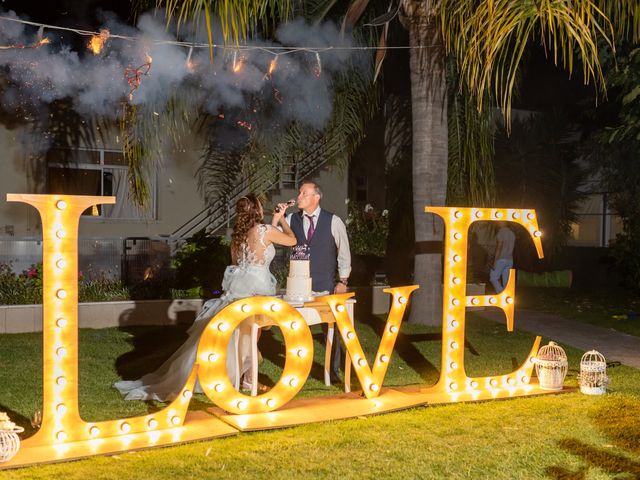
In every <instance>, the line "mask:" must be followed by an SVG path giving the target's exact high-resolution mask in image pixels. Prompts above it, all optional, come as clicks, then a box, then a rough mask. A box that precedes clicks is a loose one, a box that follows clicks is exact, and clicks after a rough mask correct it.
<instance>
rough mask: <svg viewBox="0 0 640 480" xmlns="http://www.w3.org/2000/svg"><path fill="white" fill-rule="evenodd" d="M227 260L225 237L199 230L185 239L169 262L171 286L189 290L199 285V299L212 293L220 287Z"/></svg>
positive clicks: (212, 294) (213, 294)
mask: <svg viewBox="0 0 640 480" xmlns="http://www.w3.org/2000/svg"><path fill="white" fill-rule="evenodd" d="M230 263H231V254H230V252H229V244H228V242H227V241H226V239H225V238H224V237H211V236H208V235H206V233H205V232H204V230H201V231H199V232H198V233H196V234H195V235H194V236H193V237H191V238H190V239H189V240H187V243H185V244H184V245H183V246H182V247H181V248H180V249H179V250H178V251H177V252H176V254H175V256H174V258H173V260H172V261H171V267H172V268H173V270H174V278H173V287H174V289H176V290H178V291H182V292H184V291H187V292H192V293H193V292H195V290H194V289H198V288H199V289H200V293H201V295H200V298H210V297H212V296H215V295H216V293H218V292H219V291H220V290H221V288H222V277H223V276H224V271H225V269H226V268H227V266H228V265H229V264H230ZM187 298H193V297H187Z"/></svg>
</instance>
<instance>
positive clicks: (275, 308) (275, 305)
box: [271, 303, 282, 312]
mask: <svg viewBox="0 0 640 480" xmlns="http://www.w3.org/2000/svg"><path fill="white" fill-rule="evenodd" d="M280 310H282V305H280V304H279V303H273V304H271V311H272V312H279V311H280Z"/></svg>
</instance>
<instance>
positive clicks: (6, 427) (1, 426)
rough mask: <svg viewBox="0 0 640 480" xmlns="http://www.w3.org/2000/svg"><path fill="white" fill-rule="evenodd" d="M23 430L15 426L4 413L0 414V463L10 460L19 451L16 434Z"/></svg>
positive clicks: (18, 438) (18, 439)
mask: <svg viewBox="0 0 640 480" xmlns="http://www.w3.org/2000/svg"><path fill="white" fill-rule="evenodd" d="M22 432H24V428H22V427H18V426H16V424H15V423H13V422H12V421H10V420H9V417H8V416H7V414H6V413H4V412H0V463H2V462H8V461H9V460H11V459H12V458H13V457H14V456H15V454H16V453H18V450H19V449H20V437H18V433H22Z"/></svg>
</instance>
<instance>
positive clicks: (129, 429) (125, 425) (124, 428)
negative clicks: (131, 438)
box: [120, 422, 131, 433]
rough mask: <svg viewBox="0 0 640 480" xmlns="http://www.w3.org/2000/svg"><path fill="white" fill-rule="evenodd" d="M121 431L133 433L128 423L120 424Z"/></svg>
mask: <svg viewBox="0 0 640 480" xmlns="http://www.w3.org/2000/svg"><path fill="white" fill-rule="evenodd" d="M120 431H122V432H124V433H129V432H130V431H131V425H129V424H128V423H127V422H122V423H121V424H120Z"/></svg>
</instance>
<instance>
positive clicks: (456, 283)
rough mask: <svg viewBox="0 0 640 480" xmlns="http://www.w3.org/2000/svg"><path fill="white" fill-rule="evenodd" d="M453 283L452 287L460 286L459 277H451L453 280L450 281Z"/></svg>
mask: <svg viewBox="0 0 640 480" xmlns="http://www.w3.org/2000/svg"><path fill="white" fill-rule="evenodd" d="M451 281H452V282H453V284H454V285H460V282H461V280H460V277H453V280H451Z"/></svg>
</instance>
